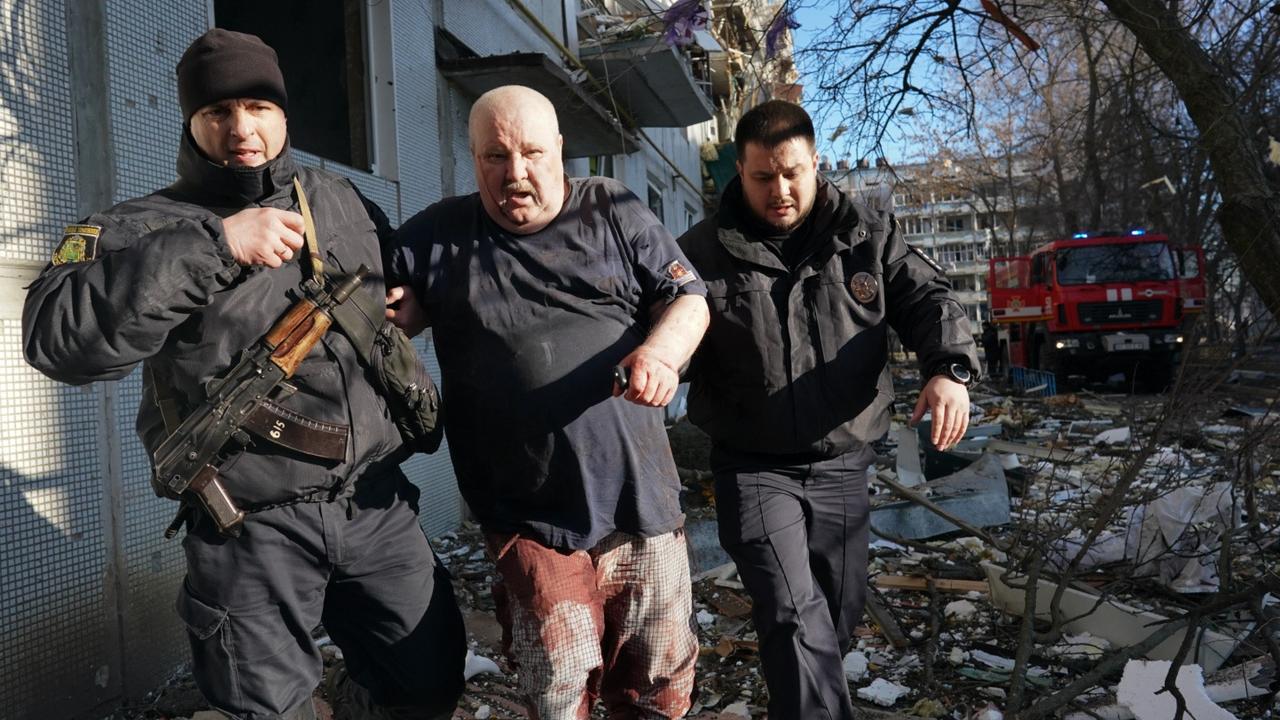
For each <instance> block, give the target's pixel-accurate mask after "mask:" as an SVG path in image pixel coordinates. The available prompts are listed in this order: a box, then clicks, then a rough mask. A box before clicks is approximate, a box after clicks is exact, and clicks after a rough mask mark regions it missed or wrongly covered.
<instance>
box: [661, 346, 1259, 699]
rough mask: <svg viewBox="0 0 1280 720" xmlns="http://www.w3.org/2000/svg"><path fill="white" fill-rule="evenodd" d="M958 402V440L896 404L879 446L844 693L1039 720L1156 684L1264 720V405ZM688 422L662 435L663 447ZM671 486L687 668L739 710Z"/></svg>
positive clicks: (735, 651) (739, 676) (708, 595)
mask: <svg viewBox="0 0 1280 720" xmlns="http://www.w3.org/2000/svg"><path fill="white" fill-rule="evenodd" d="M895 375H896V379H897V380H898V381H900V382H901V383H902V385H903V386H904V387H903V389H904V390H905V389H906V388H907V387H909V386H918V376H915V375H914V373H913V371H909V370H898V369H895ZM1272 387H1273V394H1274V385H1273V386H1272ZM905 396H907V393H906V392H902V393H900V397H905ZM972 396H973V411H974V415H973V418H972V423H971V427H970V429H969V431H968V433H967V434H966V436H965V438H964V440H963V441H962V442H961V443H960V444H958V445H957V446H956V447H954V448H951V449H949V450H948V451H946V452H941V451H939V450H937V449H936V448H934V447H933V446H932V445H931V444H930V443H929V441H928V437H929V435H928V433H929V427H928V423H927V421H926V422H925V423H921V425H920V427H917V428H908V427H906V422H905V421H906V418H907V415H906V413H905V412H903V413H900V414H898V415H896V417H895V429H894V430H893V431H892V432H891V433H890V436H889V438H888V439H887V442H886V443H884V444H883V445H881V446H878V448H877V449H878V450H879V451H880V452H879V458H878V461H877V463H876V465H875V466H873V467H872V468H871V469H870V471H869V473H868V475H869V477H868V480H869V486H870V488H871V492H872V493H873V496H872V503H873V509H872V520H871V522H872V528H873V532H874V535H873V541H874V542H873V543H872V558H871V565H870V573H871V588H872V592H871V594H870V602H869V605H868V608H867V615H866V618H867V621H868V625H867V626H866V627H862V628H859V629H858V632H857V642H856V647H855V648H853V649H852V651H851V652H850V653H849V654H848V656H847V657H846V658H845V672H846V675H847V677H848V679H849V683H850V689H851V691H852V692H853V694H854V696H855V698H857V699H856V700H855V703H857V704H859V705H860V706H861V707H865V708H868V709H870V708H875V707H879V708H892V711H893V712H894V713H896V715H895V716H897V717H930V718H957V719H967V718H998V717H1003V715H1004V713H1006V712H1010V710H1009V708H1010V705H1011V703H1013V702H1016V703H1018V704H1019V706H1020V707H1022V708H1023V709H1024V711H1025V710H1026V709H1027V708H1032V716H1037V717H1045V716H1054V715H1055V714H1058V715H1062V714H1065V716H1067V717H1072V718H1078V719H1079V720H1084V719H1085V718H1095V717H1103V718H1112V719H1119V718H1135V717H1136V718H1139V719H1140V720H1154V719H1156V718H1160V719H1161V720H1167V719H1168V718H1173V717H1175V712H1174V711H1172V710H1171V709H1170V708H1173V707H1175V705H1176V700H1175V695H1174V693H1171V692H1167V691H1162V689H1163V688H1164V687H1165V685H1166V682H1167V683H1168V685H1169V687H1176V688H1177V689H1178V690H1179V694H1180V695H1181V696H1182V697H1183V698H1184V700H1185V703H1186V707H1187V713H1188V714H1187V715H1186V717H1188V718H1190V717H1195V718H1220V719H1225V718H1233V717H1235V718H1269V717H1280V714H1276V710H1275V709H1274V704H1275V698H1276V695H1275V692H1276V691H1277V690H1280V674H1278V673H1277V672H1276V659H1277V657H1276V656H1277V655H1280V644H1278V643H1280V600H1278V598H1280V576H1277V575H1276V572H1275V568H1276V567H1277V566H1278V565H1280V563H1278V560H1280V544H1278V540H1280V490H1278V489H1277V482H1278V480H1280V465H1277V459H1278V458H1277V457H1276V453H1277V452H1280V443H1278V442H1277V441H1276V437H1277V422H1276V416H1275V414H1274V411H1272V412H1270V413H1269V412H1268V411H1267V409H1266V408H1267V407H1271V408H1274V407H1275V406H1274V399H1272V398H1264V399H1263V402H1264V403H1266V404H1263V403H1258V402H1255V404H1254V405H1240V404H1236V400H1235V398H1236V397H1237V396H1238V393H1236V394H1231V395H1228V394H1225V393H1223V394H1213V395H1200V396H1198V397H1197V398H1196V402H1195V403H1184V404H1181V405H1179V404H1178V403H1176V402H1173V401H1170V400H1169V399H1168V398H1163V397H1159V396H1148V397H1141V396H1128V395H1118V394H1117V395H1099V394H1095V393H1089V392H1081V393H1078V394H1073V395H1065V396H1052V397H1047V398H1040V397H1035V398H1032V397H1013V396H1009V395H1004V394H1000V393H997V392H994V391H993V389H992V388H978V389H976V390H975V391H974V392H973V394H972ZM910 408H911V405H903V406H901V409H903V410H904V411H905V410H909V409H910ZM693 434H695V433H694V431H691V430H690V429H689V428H687V427H684V428H682V427H680V426H679V425H678V426H677V427H676V428H673V433H672V436H673V446H674V447H675V448H676V452H677V457H681V450H680V445H681V442H682V441H683V440H684V438H685V436H688V435H693ZM684 462H689V461H688V460H687V459H684ZM704 467H705V466H704ZM682 476H683V477H685V478H686V480H687V482H688V483H689V484H690V487H689V488H688V489H689V492H688V493H687V496H688V500H689V502H688V503H687V506H686V507H687V508H688V515H689V521H688V523H689V527H690V537H691V540H692V541H693V545H694V548H693V550H694V558H695V565H696V566H700V567H699V570H700V575H699V579H698V581H697V582H696V583H695V595H696V597H697V599H698V605H699V608H700V610H699V618H698V619H699V624H700V625H701V627H702V634H703V645H704V654H705V655H707V656H709V657H710V658H711V659H712V660H713V667H703V666H700V668H699V670H700V671H701V674H700V680H699V685H700V687H701V688H703V698H702V700H701V706H702V707H701V709H702V710H703V711H704V713H705V711H706V710H709V709H710V710H716V711H718V712H719V714H718V715H715V714H712V715H705V716H706V717H719V718H726V719H727V718H729V717H731V716H733V715H734V714H737V715H740V716H742V717H756V718H758V717H761V716H763V714H764V705H765V702H766V700H765V699H764V697H762V696H764V695H766V693H765V691H764V689H763V687H762V685H763V683H762V682H761V680H760V677H759V674H758V662H757V661H756V658H755V657H754V653H755V647H756V640H757V638H756V636H755V634H754V631H753V628H752V625H751V623H750V621H749V608H750V601H749V598H747V596H746V595H745V593H743V592H742V590H741V585H740V584H738V583H737V582H736V581H735V579H734V577H735V571H734V568H733V566H732V564H727V565H722V566H718V567H713V566H709V565H708V562H714V561H715V560H716V557H715V556H714V554H711V552H710V549H709V548H708V547H707V545H708V544H709V542H714V532H710V533H708V532H699V531H698V528H699V526H701V525H703V524H709V525H710V526H711V527H712V528H714V521H715V520H714V508H713V507H708V506H707V505H709V503H711V502H713V499H712V498H711V493H710V482H709V477H708V475H707V473H705V472H702V468H690V469H688V470H685V471H683V472H682ZM700 505H702V506H700ZM700 537H702V538H703V539H704V540H703V542H701V543H699V538H700ZM708 537H710V540H709V541H707V540H706V538H708ZM723 559H724V560H727V558H723ZM1032 577H1034V580H1035V581H1034V582H1031V579H1032ZM1246 597H1247V598H1248V600H1247V601H1246V600H1245V598H1246ZM1232 599H1234V600H1236V602H1228V601H1229V600H1232ZM1029 603H1033V606H1034V608H1035V611H1034V618H1033V619H1032V622H1030V623H1024V616H1025V614H1026V611H1027V607H1028V604H1029ZM1200 612H1203V616H1199V615H1194V614H1195V613H1200ZM1189 613H1190V614H1192V616H1190V617H1188V614H1189ZM1188 628H1190V630H1188ZM1158 633H1159V635H1163V637H1160V636H1158V635H1157V634H1158ZM705 660H706V658H704V665H705V664H706V663H705ZM1174 662H1177V663H1178V664H1179V666H1180V668H1179V670H1178V671H1177V672H1171V670H1170V669H1171V667H1172V664H1173V663H1174ZM1015 694H1016V695H1017V696H1018V697H1017V698H1015V697H1013V695H1015ZM743 710H745V712H741V711H743ZM1036 713H1039V714H1036ZM1191 713H1194V715H1193V714H1191ZM1011 714H1012V713H1011Z"/></svg>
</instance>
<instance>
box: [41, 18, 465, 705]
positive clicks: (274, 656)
mask: <svg viewBox="0 0 1280 720" xmlns="http://www.w3.org/2000/svg"><path fill="white" fill-rule="evenodd" d="M177 74H178V95H179V100H180V103H181V105H182V110H183V115H184V117H186V118H187V122H186V124H185V126H184V129H183V130H184V131H183V136H182V142H181V147H180V150H179V155H178V176H179V179H178V181H177V182H175V183H174V184H173V185H171V186H169V187H167V188H164V189H162V190H159V191H157V192H155V193H152V194H151V195H147V196H145V197H141V198H136V199H134V200H129V201H126V202H124V203H122V204H120V205H117V206H116V207H114V208H111V209H110V210H107V211H105V212H103V213H99V214H95V215H93V216H91V217H89V218H88V219H86V220H84V221H83V222H81V223H80V224H78V225H75V226H72V227H70V228H68V232H67V235H66V237H64V239H63V242H62V243H61V244H60V245H59V247H58V250H57V251H56V252H55V253H54V259H53V262H52V263H51V264H50V265H49V266H48V267H46V268H45V270H44V272H43V273H41V275H40V277H39V278H38V279H37V280H36V282H35V283H33V284H32V286H31V289H30V291H29V293H28V295H27V301H26V307H25V310H24V313H23V334H24V338H23V342H24V345H23V349H24V352H25V354H26V358H27V361H28V362H30V363H31V364H32V365H33V366H35V367H36V368H37V369H39V370H40V371H41V372H43V373H45V374H46V375H48V376H49V377H52V378H54V379H55V380H59V381H62V382H67V383H73V384H83V383H88V382H92V381H95V380H116V379H119V378H122V377H124V376H126V375H128V374H129V373H130V371H132V370H133V369H134V368H135V367H137V365H138V364H139V363H143V364H144V365H145V367H146V373H145V380H144V391H143V397H142V403H141V407H140V408H139V410H138V432H139V435H140V436H141V438H142V441H143V444H144V445H146V447H147V449H148V450H149V451H154V450H155V449H156V447H157V446H158V445H159V444H160V443H161V442H162V441H163V440H164V438H165V436H166V434H167V432H168V431H170V430H172V429H173V426H174V424H175V422H174V421H175V419H180V418H181V417H183V416H185V415H186V414H187V413H189V412H191V411H192V410H193V409H194V408H196V407H197V406H198V405H199V404H200V403H202V402H203V401H204V400H205V395H204V393H205V391H204V388H205V386H206V383H208V382H209V381H210V380H212V379H215V378H218V377H219V376H221V375H222V374H223V373H224V372H226V371H227V370H228V368H229V367H231V366H232V365H233V363H234V362H235V361H236V360H237V356H238V355H239V354H240V352H241V351H242V350H244V349H245V348H247V347H249V346H251V345H253V344H254V343H255V342H256V341H257V340H258V339H259V338H260V337H262V336H263V334H264V333H266V331H267V330H268V328H270V327H271V326H272V325H273V324H274V323H275V322H276V320H277V319H279V318H280V317H281V315H283V314H284V313H285V311H286V310H287V309H288V308H289V307H290V306H291V305H292V304H293V303H294V302H295V301H296V300H297V299H298V297H299V296H300V291H299V288H300V285H301V284H302V282H303V280H304V279H305V277H307V275H306V274H305V273H304V270H303V266H304V263H303V262H292V260H294V258H295V256H296V255H297V254H298V253H299V249H300V248H301V246H302V243H303V231H304V223H303V218H302V216H301V215H299V214H298V212H296V211H295V210H296V209H297V208H298V207H299V206H298V204H297V198H296V197H295V194H294V189H293V182H294V179H295V178H297V179H298V180H300V181H301V184H302V186H303V188H304V189H305V192H306V195H307V199H308V200H309V204H310V206H311V207H312V208H313V210H314V213H315V225H316V230H317V233H318V240H319V243H318V246H319V247H318V250H319V255H320V256H321V257H322V259H323V264H324V267H325V268H326V272H327V273H328V274H330V275H331V276H332V275H337V274H340V273H346V272H351V271H354V270H355V269H356V268H357V267H359V266H360V265H361V264H366V265H368V266H370V267H371V268H373V269H374V270H373V272H371V273H370V275H369V277H368V278H367V279H366V280H365V283H364V286H363V287H361V288H358V290H357V292H364V293H370V294H371V296H372V298H373V299H374V302H373V308H374V310H375V312H374V313H373V314H374V315H375V317H371V318H369V321H370V322H371V323H380V322H381V320H382V318H381V317H378V316H377V315H378V314H380V313H381V312H382V307H381V304H382V298H383V293H384V292H385V290H384V287H383V276H382V248H381V244H380V242H381V241H383V240H386V239H388V238H389V235H390V227H389V226H388V224H387V221H386V217H385V216H384V215H383V214H382V211H381V210H379V209H378V208H377V206H376V205H374V204H373V203H371V202H369V201H368V200H365V199H364V198H363V197H362V196H361V195H360V194H359V193H358V192H357V191H356V189H355V186H354V185H352V184H351V183H350V181H348V180H346V179H343V178H341V177H339V176H337V175H334V174H331V173H327V172H323V171H318V170H312V169H306V168H301V167H298V166H297V165H295V164H294V160H293V157H292V155H291V153H290V152H289V144H288V135H287V129H286V121H285V107H286V104H287V99H286V94H285V86H284V80H283V78H282V76H281V74H280V69H279V67H278V65H277V64H276V55H275V52H274V51H272V50H271V49H270V48H269V47H267V46H266V45H265V44H263V43H262V41H261V40H259V39H258V38H256V37H254V36H251V35H243V34H240V33H233V32H228V31H225V30H211V31H209V32H208V33H205V34H204V35H203V36H201V37H200V38H198V39H196V40H195V42H193V43H192V44H191V46H190V47H189V48H187V51H186V52H185V53H184V54H183V56H182V59H181V61H180V62H179V63H178V69H177ZM306 260H307V261H308V262H307V263H305V264H306V265H307V266H308V267H309V266H310V262H309V261H310V260H311V258H306ZM289 382H290V384H291V388H290V392H289V393H288V394H287V396H281V397H279V398H277V402H278V406H279V412H278V416H279V422H281V423H286V424H287V423H295V424H296V425H297V427H293V426H290V427H293V429H294V430H298V431H299V432H303V433H306V432H312V431H315V429H316V428H321V427H323V428H326V429H327V430H326V432H328V433H329V434H330V435H334V436H336V437H335V438H331V439H334V440H336V442H337V445H336V446H337V447H339V448H340V450H338V451H330V452H329V454H328V455H327V456H323V457H322V456H317V455H316V454H314V453H310V454H309V453H308V452H306V451H305V449H306V447H307V445H306V443H303V444H302V445H298V446H295V447H290V446H288V445H283V444H281V442H282V441H279V438H280V436H281V433H279V432H277V433H272V432H270V431H268V432H265V433H261V434H260V435H254V436H253V437H252V439H251V441H250V442H249V444H248V445H247V446H246V447H244V448H242V449H238V450H236V449H229V450H228V451H227V452H228V453H229V454H230V457H228V458H227V459H226V461H225V462H223V463H222V464H221V467H220V469H219V473H220V479H221V481H222V483H223V484H224V486H225V488H226V490H227V492H228V494H229V495H230V497H231V499H232V500H233V501H234V502H235V503H236V505H237V506H239V508H240V509H243V510H245V511H246V512H247V517H246V519H245V521H244V525H243V529H242V531H241V532H240V534H239V536H238V537H234V538H228V537H223V536H221V535H219V534H218V532H217V529H216V528H215V527H214V524H213V522H212V521H211V518H209V517H208V516H207V515H205V514H204V513H203V512H197V513H195V514H194V517H193V519H192V521H191V524H190V525H189V526H188V533H187V536H186V539H185V540H184V541H183V546H184V549H185V550H186V559H187V576H186V580H185V582H184V583H183V586H182V588H181V590H180V592H179V596H178V603H177V609H178V614H179V615H180V616H181V617H182V620H183V621H184V622H185V624H186V625H187V628H188V636H189V639H190V643H191V649H192V656H193V661H194V662H193V670H194V674H195V678H196V682H197V684H198V685H199V687H200V689H201V691H202V692H203V693H204V694H205V696H206V698H207V699H208V700H209V702H210V703H211V704H212V705H213V706H214V707H215V708H216V709H217V710H219V711H221V712H222V713H224V714H225V715H227V716H228V717H232V718H244V719H246V720H248V719H258V718H314V717H316V714H315V708H314V707H313V705H312V702H311V695H312V692H313V691H314V689H315V687H316V685H317V684H318V682H319V679H320V675H321V671H322V667H323V666H322V662H321V657H320V652H319V650H318V648H317V647H316V644H315V642H314V641H313V640H312V638H311V632H312V630H313V628H315V627H316V625H317V624H318V623H320V622H321V621H323V623H324V626H325V629H326V631H327V632H328V633H329V635H330V636H331V637H332V638H333V640H334V641H335V642H336V643H337V645H338V646H339V647H340V648H341V649H342V650H343V653H344V656H345V660H346V669H345V671H344V673H343V674H342V675H341V680H342V681H341V682H339V683H338V684H337V685H336V686H335V691H336V694H338V695H340V696H341V699H342V700H344V701H345V702H339V703H336V705H337V707H335V711H336V717H338V718H344V717H347V718H355V717H386V718H428V717H448V716H449V715H450V714H451V713H452V710H453V708H454V706H455V704H456V701H457V698H458V697H459V696H460V694H461V691H462V685H463V680H462V665H463V662H464V658H465V652H466V648H465V636H464V633H463V629H462V618H461V614H460V612H459V611H458V607H457V604H456V602H455V600H454V597H453V591H452V589H451V587H450V585H449V579H448V574H447V573H446V572H445V571H444V569H443V567H442V566H440V565H439V563H438V562H436V559H435V556H434V555H433V553H432V551H431V547H430V545H429V544H428V542H427V539H426V537H425V535H424V534H423V532H422V529H421V527H420V526H419V524H418V521H417V509H416V505H417V490H416V488H415V487H414V486H413V485H412V484H410V483H409V482H408V480H407V479H406V478H405V476H404V475H403V474H402V473H401V472H400V470H399V468H398V463H399V462H400V461H401V460H402V459H404V456H405V451H404V449H403V442H402V440H401V438H400V434H399V431H398V430H397V428H396V426H395V424H394V423H393V422H392V420H391V419H390V417H389V415H388V413H387V406H386V403H385V402H384V401H383V398H382V397H381V396H379V395H378V393H377V391H376V390H375V389H374V387H373V385H372V384H371V383H370V379H369V376H368V374H367V372H366V369H365V367H364V366H363V365H362V364H361V360H360V358H359V354H358V353H357V352H356V349H355V348H354V346H353V345H352V343H351V341H349V340H348V339H347V337H346V336H344V335H343V334H342V333H341V332H339V331H338V330H337V328H334V329H332V330H331V331H330V332H329V333H328V334H327V335H325V336H324V338H323V339H322V341H321V342H319V343H317V344H316V346H315V347H314V348H312V350H311V352H310V353H309V354H308V355H307V357H306V358H305V359H304V360H303V361H302V363H301V365H300V366H299V368H298V370H297V372H296V374H295V375H294V376H293V377H292V378H291V379H290V381H289ZM174 411H176V412H174ZM276 427H280V426H276ZM356 428H358V431H356V432H353V429H356ZM285 435H288V433H285ZM299 447H301V448H302V450H299Z"/></svg>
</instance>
